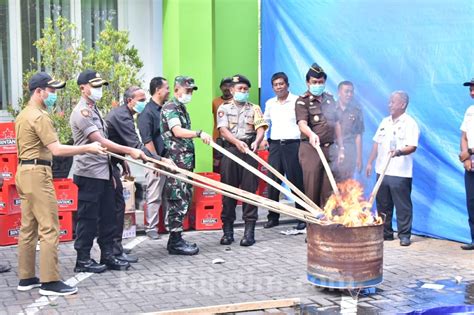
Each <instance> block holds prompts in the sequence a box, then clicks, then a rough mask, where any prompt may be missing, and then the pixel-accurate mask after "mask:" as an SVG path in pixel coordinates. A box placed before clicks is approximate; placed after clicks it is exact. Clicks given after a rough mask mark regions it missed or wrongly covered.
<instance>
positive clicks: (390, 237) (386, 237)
mask: <svg viewBox="0 0 474 315" xmlns="http://www.w3.org/2000/svg"><path fill="white" fill-rule="evenodd" d="M383 239H384V241H393V240H394V239H395V238H394V237H393V234H392V235H384V236H383Z"/></svg>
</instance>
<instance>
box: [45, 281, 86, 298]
mask: <svg viewBox="0 0 474 315" xmlns="http://www.w3.org/2000/svg"><path fill="white" fill-rule="evenodd" d="M76 293H77V287H71V286H69V285H67V284H65V283H64V282H62V281H53V282H46V283H43V284H42V285H41V287H40V289H39V294H41V295H62V296H64V295H71V294H76Z"/></svg>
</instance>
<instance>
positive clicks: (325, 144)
mask: <svg viewBox="0 0 474 315" xmlns="http://www.w3.org/2000/svg"><path fill="white" fill-rule="evenodd" d="M307 141H309V140H308V139H301V142H307ZM333 143H334V142H326V143H321V144H320V146H321V147H326V148H327V147H329V146H330V145H331V144H333Z"/></svg>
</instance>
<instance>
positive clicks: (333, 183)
mask: <svg viewBox="0 0 474 315" xmlns="http://www.w3.org/2000/svg"><path fill="white" fill-rule="evenodd" d="M313 147H314V148H315V149H316V151H318V154H319V158H320V159H321V162H322V163H323V166H324V169H325V170H326V173H327V175H328V178H329V183H331V187H332V190H333V191H334V194H335V195H336V197H338V198H340V197H341V193H340V192H339V188H337V184H336V180H335V179H334V175H333V174H332V171H331V167H329V164H328V160H327V159H326V157H325V156H324V152H323V150H321V146H320V145H319V144H317V145H315V146H313Z"/></svg>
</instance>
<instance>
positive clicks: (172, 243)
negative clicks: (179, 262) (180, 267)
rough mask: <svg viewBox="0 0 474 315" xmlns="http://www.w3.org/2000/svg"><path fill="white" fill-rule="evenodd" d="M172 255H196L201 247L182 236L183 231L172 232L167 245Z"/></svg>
mask: <svg viewBox="0 0 474 315" xmlns="http://www.w3.org/2000/svg"><path fill="white" fill-rule="evenodd" d="M166 248H167V249H168V253H169V254H170V255H196V254H197V253H199V248H198V247H197V246H196V247H194V246H192V245H191V244H189V243H187V242H186V241H185V240H183V238H182V237H181V232H171V233H170V236H169V238H168V245H167V246H166Z"/></svg>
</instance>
